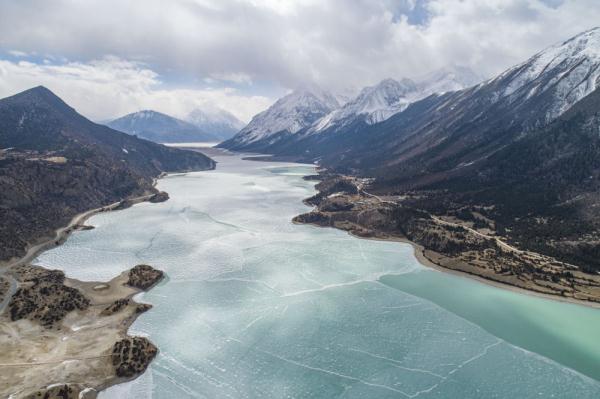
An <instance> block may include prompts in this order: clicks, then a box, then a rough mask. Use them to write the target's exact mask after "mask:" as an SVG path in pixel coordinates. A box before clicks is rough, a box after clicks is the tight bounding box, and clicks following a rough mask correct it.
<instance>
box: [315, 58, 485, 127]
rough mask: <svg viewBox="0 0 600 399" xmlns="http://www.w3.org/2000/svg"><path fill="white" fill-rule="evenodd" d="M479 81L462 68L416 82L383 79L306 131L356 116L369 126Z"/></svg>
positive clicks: (349, 120)
mask: <svg viewBox="0 0 600 399" xmlns="http://www.w3.org/2000/svg"><path fill="white" fill-rule="evenodd" d="M482 80H483V78H481V77H480V76H478V75H477V74H475V73H474V72H473V71H471V70H470V69H468V68H463V67H448V68H443V69H440V70H436V71H434V72H432V73H429V74H427V75H425V76H423V77H422V78H421V79H419V80H418V81H417V82H415V81H413V80H411V79H402V80H401V81H397V80H394V79H385V80H383V81H381V82H380V83H378V84H377V85H375V86H369V87H365V88H364V89H362V90H361V91H360V93H359V94H358V96H357V97H356V98H354V99H353V100H351V101H348V102H347V103H346V104H345V105H344V106H343V107H341V108H339V109H336V110H334V111H332V112H331V113H329V114H328V115H325V116H324V117H323V118H321V119H320V120H319V121H317V122H316V123H315V124H314V125H313V126H312V127H311V128H310V129H309V132H308V134H310V133H315V132H320V131H323V130H326V129H328V128H331V127H333V126H335V127H336V128H340V127H343V126H344V125H346V124H349V123H350V122H352V121H353V120H355V118H360V119H362V120H363V121H364V122H366V123H367V124H369V125H372V124H374V123H379V122H383V121H384V120H386V119H388V118H389V117H391V116H392V115H395V114H397V113H398V112H402V111H404V110H405V109H406V107H408V106H409V105H410V104H411V103H413V102H415V101H418V100H421V99H423V98H425V97H427V96H429V95H431V94H434V93H438V94H443V93H446V92H449V91H457V90H461V89H464V88H466V87H470V86H473V85H475V84H477V83H479V82H481V81H482Z"/></svg>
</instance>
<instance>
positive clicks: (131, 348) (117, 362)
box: [111, 337, 158, 378]
mask: <svg viewBox="0 0 600 399" xmlns="http://www.w3.org/2000/svg"><path fill="white" fill-rule="evenodd" d="M157 353H158V349H157V348H156V346H154V345H153V344H152V343H151V342H150V341H148V340H147V339H146V338H143V337H128V338H125V339H123V340H121V341H119V342H117V343H115V346H114V347H113V350H112V356H111V358H112V364H113V366H114V368H115V373H116V375H117V377H121V378H131V377H133V376H136V375H139V374H141V373H143V372H144V371H145V370H146V368H147V367H148V365H149V364H150V362H151V361H152V359H154V357H155V356H156V354H157Z"/></svg>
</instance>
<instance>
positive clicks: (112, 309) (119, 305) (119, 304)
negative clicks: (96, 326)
mask: <svg viewBox="0 0 600 399" xmlns="http://www.w3.org/2000/svg"><path fill="white" fill-rule="evenodd" d="M130 302H131V301H130V299H129V298H122V299H117V300H116V301H114V302H113V303H111V304H110V305H108V306H107V307H106V308H104V309H103V310H102V312H100V314H101V315H102V316H110V315H112V314H115V313H117V312H119V311H120V310H121V309H123V308H124V307H126V306H128V305H129V303H130Z"/></svg>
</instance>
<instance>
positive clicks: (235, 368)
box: [38, 156, 600, 399]
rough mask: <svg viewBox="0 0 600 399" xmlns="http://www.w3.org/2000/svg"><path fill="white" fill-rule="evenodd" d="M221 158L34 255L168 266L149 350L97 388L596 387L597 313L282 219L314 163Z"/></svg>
mask: <svg viewBox="0 0 600 399" xmlns="http://www.w3.org/2000/svg"><path fill="white" fill-rule="evenodd" d="M218 161H220V163H219V165H218V168H217V170H216V171H209V172H198V173H189V174H182V175H172V176H169V177H168V178H165V179H162V180H161V181H160V183H159V188H160V189H162V190H165V191H168V192H169V194H170V196H171V199H170V200H169V201H168V202H165V203H161V204H148V203H144V204H139V205H136V206H134V207H132V208H130V209H127V210H123V211H118V212H112V213H107V214H100V215H97V216H94V217H93V218H92V219H91V220H90V223H91V224H93V225H94V226H96V229H94V230H89V231H81V232H77V233H75V234H74V235H73V236H71V237H70V238H69V239H68V241H67V242H66V243H65V245H63V246H60V247H58V248H56V249H53V250H51V251H48V252H45V253H44V254H43V255H42V256H40V258H39V259H38V263H39V264H42V265H46V266H51V267H57V268H62V269H63V270H65V271H66V272H67V273H68V274H69V275H70V276H73V277H76V278H80V279H84V280H107V279H110V278H112V277H114V276H115V275H117V274H119V273H120V272H121V271H123V270H126V269H128V268H130V267H131V266H133V265H135V264H138V263H141V262H144V263H149V264H152V265H154V266H156V267H158V268H160V269H162V270H164V271H165V272H166V273H167V276H168V278H167V279H166V280H165V281H163V282H162V283H161V284H160V285H159V286H157V287H155V288H153V289H152V290H151V291H150V292H148V293H146V294H143V295H142V296H141V298H140V299H141V300H143V301H146V302H150V303H152V304H153V305H154V308H153V309H152V310H151V311H149V312H147V313H145V314H143V315H142V316H141V317H140V318H139V319H138V320H137V321H136V322H135V323H134V325H133V326H132V332H133V333H136V334H142V335H146V336H149V337H150V339H151V340H152V341H153V342H154V343H156V344H157V345H158V347H159V348H160V353H159V355H158V357H157V359H156V360H155V361H154V362H153V363H152V365H151V367H150V368H149V370H148V371H147V372H146V373H145V374H144V375H143V376H141V377H140V378H138V379H137V380H135V381H133V382H130V383H126V384H122V385H118V386H115V387H112V388H110V389H109V390H107V391H105V392H103V393H102V394H101V395H100V397H101V398H425V399H427V398H460V399H462V398H598V397H600V383H598V382H597V381H596V380H594V379H592V378H589V377H586V376H584V375H583V374H582V373H581V372H585V373H588V374H592V375H594V373H592V372H590V370H592V371H593V367H594V365H595V364H596V361H597V359H598V346H597V345H595V343H594V340H593V336H592V333H591V332H592V331H598V330H597V329H596V327H595V326H597V325H598V323H599V320H600V312H599V311H598V310H594V309H587V308H582V307H578V306H572V305H566V304H559V303H556V302H552V301H547V300H543V299H538V298H530V297H523V296H522V295H519V294H515V293H512V292H508V291H503V290H498V289H496V288H493V287H489V286H486V285H482V284H480V283H478V282H475V281H471V280H466V279H461V278H456V277H453V276H448V275H446V274H443V273H437V272H431V271H428V270H427V269H425V268H424V267H423V266H421V265H420V264H419V263H418V262H417V261H416V259H415V258H414V256H413V251H412V248H411V247H410V246H409V245H407V244H398V243H391V242H377V241H367V240H360V239H357V238H353V237H350V236H348V235H347V234H346V233H344V232H341V231H337V230H334V229H321V228H316V227H312V226H304V225H294V224H292V223H291V222H290V221H291V218H292V217H293V216H295V215H297V214H298V213H302V212H305V211H307V210H308V209H309V208H307V207H306V206H304V205H303V204H302V202H301V201H302V199H303V198H306V197H308V196H310V195H312V194H313V193H314V188H313V185H312V184H311V183H309V182H305V181H303V180H302V178H301V176H302V175H304V174H308V173H312V172H313V168H312V167H310V166H299V165H293V164H273V163H261V162H250V161H242V160H241V159H239V158H238V157H228V156H222V157H218ZM557 323H558V324H560V326H557ZM519 339H520V341H519ZM511 343H514V344H517V345H520V346H521V347H522V348H524V349H527V350H524V349H521V348H519V347H518V346H515V345H513V344H511ZM536 345H537V346H536ZM553 348H554V349H553ZM533 351H537V352H539V353H543V354H545V357H544V356H540V355H539V354H536V353H533ZM551 359H554V360H559V361H560V362H561V363H562V364H560V363H558V362H555V361H554V360H551ZM567 364H568V365H569V366H570V368H569V367H566V366H565V365H567ZM575 370H579V371H581V372H579V371H575Z"/></svg>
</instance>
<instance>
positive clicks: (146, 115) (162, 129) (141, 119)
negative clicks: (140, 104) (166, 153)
mask: <svg viewBox="0 0 600 399" xmlns="http://www.w3.org/2000/svg"><path fill="white" fill-rule="evenodd" d="M106 125H107V126H109V127H111V128H113V129H115V130H119V131H122V132H125V133H128V134H132V135H136V136H138V137H140V138H144V139H147V140H151V141H154V142H157V143H191V142H221V141H223V140H226V139H228V138H231V137H232V136H233V135H234V134H235V133H237V132H238V131H239V130H240V129H241V127H242V126H243V123H242V122H240V121H239V120H238V119H237V118H236V117H235V116H233V115H232V114H230V113H229V112H227V111H224V110H221V109H218V108H206V109H200V108H197V109H195V110H193V111H192V112H191V113H190V114H189V115H188V117H187V121H184V120H181V119H177V118H175V117H173V116H170V115H166V114H163V113H161V112H157V111H152V110H143V111H138V112H134V113H131V114H128V115H125V116H122V117H120V118H117V119H115V120H113V121H110V122H108V123H106Z"/></svg>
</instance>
